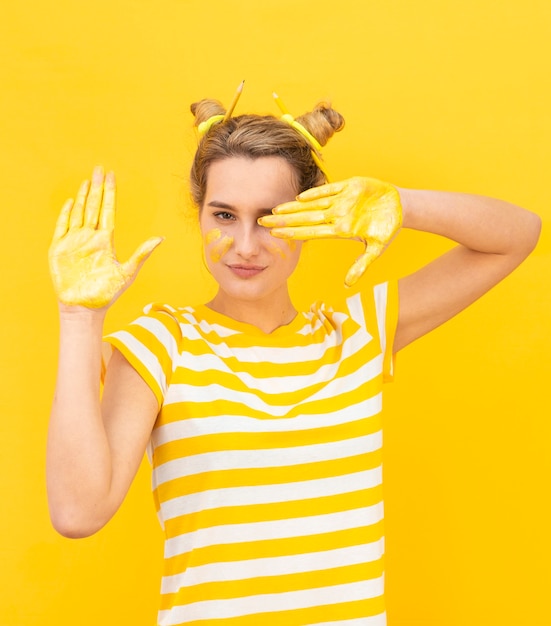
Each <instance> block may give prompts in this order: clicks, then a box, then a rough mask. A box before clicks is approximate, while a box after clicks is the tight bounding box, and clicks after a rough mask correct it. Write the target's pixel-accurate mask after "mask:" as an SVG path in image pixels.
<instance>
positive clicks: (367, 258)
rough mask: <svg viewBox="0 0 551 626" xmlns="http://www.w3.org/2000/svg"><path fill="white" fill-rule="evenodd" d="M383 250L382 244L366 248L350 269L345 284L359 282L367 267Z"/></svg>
mask: <svg viewBox="0 0 551 626" xmlns="http://www.w3.org/2000/svg"><path fill="white" fill-rule="evenodd" d="M382 251H383V247H382V246H369V247H368V248H366V250H365V252H364V253H363V254H362V255H361V256H360V257H358V258H357V259H356V260H355V261H354V263H353V265H352V267H351V268H350V269H349V270H348V273H347V274H346V277H345V279H344V284H345V285H346V286H347V287H352V285H354V284H355V283H357V282H358V280H359V279H360V277H361V276H362V275H363V274H364V272H365V271H366V269H367V268H368V267H369V266H370V265H371V264H372V263H373V261H374V260H375V259H376V258H377V257H378V256H380V254H381V252H382Z"/></svg>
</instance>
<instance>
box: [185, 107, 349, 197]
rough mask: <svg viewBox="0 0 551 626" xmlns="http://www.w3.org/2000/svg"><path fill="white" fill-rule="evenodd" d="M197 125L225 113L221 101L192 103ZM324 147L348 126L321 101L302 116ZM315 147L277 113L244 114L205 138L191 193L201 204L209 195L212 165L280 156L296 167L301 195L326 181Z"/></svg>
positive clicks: (195, 164)
mask: <svg viewBox="0 0 551 626" xmlns="http://www.w3.org/2000/svg"><path fill="white" fill-rule="evenodd" d="M191 112H192V113H193V115H194V116H195V125H196V126H199V124H201V122H204V121H206V120H208V119H209V118H210V117H211V116H213V115H224V114H225V110H224V107H223V106H222V104H221V103H220V102H218V101H217V100H201V101H199V102H194V103H193V104H192V105H191ZM296 120H297V122H300V123H301V124H302V125H303V126H304V127H305V128H306V130H308V132H310V134H311V135H313V136H314V137H315V138H316V139H317V140H318V142H319V143H320V144H321V145H322V146H324V145H325V144H326V143H327V142H328V141H329V139H330V138H331V137H332V136H333V134H334V133H335V132H337V131H340V130H341V129H342V128H343V127H344V118H343V117H342V115H341V114H340V113H338V112H337V111H335V110H334V109H332V108H331V106H330V105H329V104H326V103H323V102H322V103H320V104H318V105H316V107H315V108H314V110H313V111H311V112H309V113H306V114H304V115H301V116H300V117H297V118H296ZM311 151H312V146H311V145H310V144H309V143H308V141H307V140H306V139H305V138H304V137H303V136H302V135H301V134H300V133H299V132H298V131H296V130H295V129H294V128H292V127H291V126H290V125H289V124H288V123H287V122H285V121H283V120H280V119H278V118H276V117H274V116H272V115H239V116H237V117H230V118H229V119H228V120H226V121H223V122H220V123H218V124H214V125H213V126H212V127H211V128H210V130H209V131H208V132H207V133H206V135H205V136H204V137H203V138H202V139H201V141H200V143H199V146H198V147H197V151H196V153H195V158H194V160H193V164H192V167H191V173H190V186H191V195H192V198H193V200H194V202H195V203H196V205H197V206H198V207H201V206H202V204H203V200H204V198H205V192H206V187H207V176H208V171H209V167H210V165H211V164H212V163H214V162H215V161H220V160H222V159H227V158H230V157H247V158H250V159H257V158H259V157H268V156H278V157H281V158H283V159H285V160H286V161H287V162H288V163H289V165H291V167H292V169H293V172H294V173H295V178H296V181H295V182H296V187H297V193H300V192H302V191H305V190H306V189H309V188H310V187H316V186H317V185H322V184H323V183H324V182H325V176H324V174H323V172H322V171H321V170H320V169H319V168H318V166H317V165H316V163H315V162H314V159H313V158H312V152H311Z"/></svg>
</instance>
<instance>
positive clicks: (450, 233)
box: [399, 189, 541, 260]
mask: <svg viewBox="0 0 551 626" xmlns="http://www.w3.org/2000/svg"><path fill="white" fill-rule="evenodd" d="M399 193H400V198H401V201H402V209H403V227H404V228H412V229H414V230H420V231H424V232H430V233H434V234H437V235H442V236H444V237H447V238H448V239H451V240H453V241H456V242H457V243H459V244H461V245H463V246H465V247H466V248H469V249H470V250H474V251H477V252H483V253H490V254H497V255H506V256H511V257H514V258H518V259H519V260H522V259H523V258H524V257H525V256H527V255H528V254H529V253H530V251H531V250H532V249H533V247H534V246H535V244H536V243H537V240H538V236H539V232H540V228H541V220H540V218H539V217H538V216H537V215H536V214H534V213H531V212H530V211H526V210H525V209H522V208H520V207H518V206H515V205H514V204H510V203H508V202H504V201H502V200H496V199H493V198H487V197H484V196H476V195H470V194H461V193H449V192H440V191H421V190H412V189H399Z"/></svg>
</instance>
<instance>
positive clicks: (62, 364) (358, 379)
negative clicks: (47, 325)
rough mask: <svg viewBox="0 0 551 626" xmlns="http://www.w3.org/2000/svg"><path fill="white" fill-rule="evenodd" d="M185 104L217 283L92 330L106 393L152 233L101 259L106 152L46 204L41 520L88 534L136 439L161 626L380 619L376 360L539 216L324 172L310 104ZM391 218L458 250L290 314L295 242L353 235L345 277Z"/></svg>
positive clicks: (105, 233)
mask: <svg viewBox="0 0 551 626" xmlns="http://www.w3.org/2000/svg"><path fill="white" fill-rule="evenodd" d="M192 111H193V112H194V113H195V115H196V123H197V124H198V125H200V124H202V127H201V128H202V130H203V132H204V137H203V138H202V140H201V142H200V145H199V148H198V150H197V154H196V156H195V160H194V164H193V167H192V173H191V187H192V194H193V197H194V200H195V202H196V204H197V206H198V208H199V222H200V227H201V233H202V236H203V241H204V249H205V260H206V263H207V266H208V268H209V270H210V272H211V273H212V275H213V276H214V278H215V280H216V281H217V283H218V291H217V293H216V295H215V296H214V298H213V299H212V300H211V301H210V302H209V303H207V304H206V305H201V306H184V307H173V306H168V305H150V306H149V307H147V308H146V311H145V314H144V315H143V316H142V317H140V318H139V319H138V320H136V321H135V322H133V323H132V324H130V325H129V326H128V327H127V328H126V329H124V330H122V331H120V332H117V333H114V334H113V335H111V336H110V337H108V338H107V340H108V341H109V342H110V343H111V344H112V346H113V347H114V351H113V354H112V357H111V359H110V361H109V364H108V367H107V371H106V374H105V382H104V391H103V397H102V399H101V402H100V370H101V362H102V358H101V345H102V332H103V321H104V318H105V314H106V312H107V310H108V308H109V306H110V305H111V304H112V303H113V302H114V301H115V300H116V299H117V297H118V296H119V295H120V294H121V293H122V292H123V291H124V289H126V288H127V287H128V286H129V284H130V283H131V282H132V280H133V279H134V278H135V276H136V274H137V272H138V270H139V268H140V266H141V264H142V263H143V262H144V261H145V260H146V259H147V257H148V256H149V254H151V252H152V251H153V249H154V248H155V247H156V246H157V245H158V244H159V243H160V240H159V239H151V240H149V241H147V242H146V243H145V244H143V245H142V246H140V248H139V249H138V250H137V252H136V253H135V254H134V255H133V257H132V258H131V259H130V261H128V262H127V263H125V264H123V265H120V264H118V263H117V261H116V259H115V256H114V253H113V249H112V236H113V222H114V206H115V181H114V176H113V174H112V173H108V174H107V175H104V173H103V171H102V170H101V168H96V170H95V171H94V174H93V177H92V181H91V184H89V183H87V182H85V183H84V184H83V186H82V187H81V188H80V190H79V192H78V195H77V197H76V200H75V202H74V203H73V202H72V201H68V202H67V203H66V205H65V206H64V208H63V210H62V213H61V216H60V218H59V220H58V224H57V227H56V232H55V235H54V240H53V243H52V247H51V250H50V264H51V271H52V276H53V279H54V285H55V289H56V293H57V295H58V298H59V301H60V305H59V306H60V323H61V339H60V356H59V372H58V380H57V387H56V394H55V399H54V403H53V409H52V415H51V425H50V431H49V441H48V468H47V471H48V493H49V502H50V510H51V516H52V521H53V524H54V526H55V527H56V529H57V530H58V531H59V532H61V533H62V534H64V535H66V536H69V537H81V536H86V535H90V534H92V533H94V532H96V531H97V530H98V529H100V528H101V527H102V526H103V525H104V524H105V523H106V522H107V521H108V520H109V519H110V517H111V516H112V515H113V514H114V512H115V511H116V510H117V508H118V506H119V505H120V503H121V502H122V500H123V498H124V496H125V494H126V492H127V490H128V488H129V485H130V483H131V481H132V478H133V477H134V475H135V473H136V471H137V468H138V466H139V463H140V461H141V458H142V456H143V452H144V450H145V449H146V446H148V442H149V443H150V447H149V451H150V454H151V460H152V465H153V486H154V497H155V500H156V503H157V506H158V511H159V517H160V519H161V523H162V525H163V527H164V530H165V534H166V542H165V565H164V575H163V581H162V590H161V593H162V597H161V606H160V611H159V624H171V625H174V624H202V625H204V624H222V623H223V624H244V625H246V624H254V625H255V626H256V625H258V624H262V625H264V624H277V625H289V624H296V625H299V624H300V625H303V624H347V625H352V624H354V625H356V624H362V625H368V626H381V625H383V624H385V623H386V618H385V608H384V589H383V555H384V546H383V529H382V518H383V516H382V496H381V487H382V485H381V422H380V413H381V390H382V382H383V379H385V378H390V377H391V375H392V354H393V353H396V352H397V351H398V350H400V349H401V348H403V347H404V346H406V345H407V344H409V343H411V342H412V341H414V340H415V339H417V338H419V337H421V336H422V335H424V334H425V333H427V332H429V331H430V330H432V329H433V328H435V327H436V326H438V325H440V324H441V323H443V322H445V321H446V320H448V319H450V318H451V317H453V316H454V315H455V314H457V313H458V312H459V311H461V310H462V309H464V308H465V307H467V306H468V305H469V304H471V303H472V302H473V301H475V300H476V299H477V298H478V297H479V296H481V295H482V294H483V293H484V292H486V291H487V290H488V289H489V288H491V287H492V286H493V285H495V284H496V283H497V282H499V281H500V280H501V279H502V278H504V277H505V276H506V275H507V274H508V273H510V272H511V271H512V270H513V269H514V268H515V267H516V266H517V265H518V264H519V263H520V262H521V261H522V260H523V259H524V258H525V257H526V256H527V255H528V254H529V252H530V251H531V250H532V249H533V247H534V246H535V244H536V241H537V238H538V235H539V230H540V221H539V218H538V217H537V216H535V215H534V214H532V213H530V212H528V211H525V210H523V209H520V208H518V207H516V206H513V205H511V204H508V203H506V202H502V201H499V200H493V199H489V198H483V197H476V196H472V195H461V194H451V193H443V192H434V191H415V190H406V189H398V188H396V187H394V186H392V185H389V184H387V183H383V182H380V181H377V180H373V179H367V178H355V179H350V180H348V181H344V182H340V183H334V184H330V185H324V186H319V185H322V183H323V182H324V181H325V176H324V173H323V171H322V170H321V169H320V166H321V162H320V160H319V146H318V145H317V143H316V140H317V141H318V142H319V143H320V144H325V142H326V141H327V139H328V138H329V137H330V136H331V135H332V134H333V132H335V131H337V130H340V129H341V128H342V125H343V120H342V118H341V116H340V115H339V114H338V113H337V112H336V111H334V110H333V109H331V108H330V107H328V106H326V105H321V106H319V107H317V108H316V109H315V110H314V111H313V112H312V113H309V114H307V115H305V116H302V117H301V118H299V119H298V120H297V121H296V122H295V121H294V120H292V119H289V116H287V117H286V118H284V119H282V120H278V119H276V118H272V117H260V116H240V117H237V118H231V117H229V116H228V115H227V114H226V113H225V112H224V111H223V109H221V108H220V105H219V104H218V103H215V102H213V101H202V102H200V103H198V104H197V105H194V106H193V107H192ZM314 187H315V188H314ZM310 188H314V189H310ZM308 189H310V190H309V191H306V190H308ZM301 192H306V193H302V194H301V195H300V196H299V197H298V199H295V198H296V196H297V194H299V193H301ZM401 226H403V227H404V228H413V229H416V230H421V231H425V232H431V233H435V234H438V235H442V236H445V237H448V238H449V239H452V240H454V241H455V242H457V244H458V245H457V246H456V247H455V248H454V249H452V250H451V251H450V252H448V253H446V254H444V255H443V256H441V257H440V258H438V259H436V260H435V261H433V262H432V263H430V264H429V265H427V266H426V267H424V268H422V269H421V270H419V271H417V272H416V273H414V274H412V275H411V276H408V277H405V278H402V279H401V280H400V281H398V284H397V285H396V284H392V283H389V284H383V285H378V286H376V287H374V288H371V287H369V288H368V287H365V288H362V289H360V290H359V293H357V294H354V295H352V296H351V297H350V298H349V299H348V300H347V303H346V306H344V307H342V309H340V310H337V311H334V310H332V309H331V308H330V307H329V306H327V305H315V306H313V307H312V309H311V310H310V311H307V312H297V310H296V309H295V307H294V305H293V302H292V300H291V298H290V295H289V291H288V288H287V279H288V278H289V276H290V275H291V274H292V272H293V270H294V268H295V266H296V263H297V261H298V258H299V255H300V247H301V241H302V240H303V239H311V238H317V237H333V236H334V237H344V238H351V239H360V240H363V241H364V242H365V244H366V252H365V254H364V255H362V257H360V259H359V260H358V261H357V262H356V264H355V265H354V266H353V268H352V269H351V270H350V272H349V274H348V276H347V279H346V282H347V283H348V284H352V283H354V282H356V281H357V280H358V279H359V277H360V275H361V274H362V273H363V271H364V270H365V268H366V267H367V266H368V265H369V263H370V262H371V261H372V260H373V259H374V258H375V257H376V256H377V255H379V254H380V253H381V252H382V251H383V250H384V248H385V246H386V245H387V244H388V242H389V241H390V240H391V239H392V237H393V236H394V235H395V233H396V232H397V230H398V229H399V228H400V227H401Z"/></svg>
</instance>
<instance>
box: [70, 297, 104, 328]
mask: <svg viewBox="0 0 551 626" xmlns="http://www.w3.org/2000/svg"><path fill="white" fill-rule="evenodd" d="M58 309H59V319H60V322H61V323H64V322H67V323H83V324H86V325H89V326H90V325H92V326H94V325H100V326H103V322H104V320H105V316H106V314H107V307H101V308H98V309H92V308H88V307H85V306H80V305H69V304H63V303H62V302H59V303H58Z"/></svg>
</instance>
